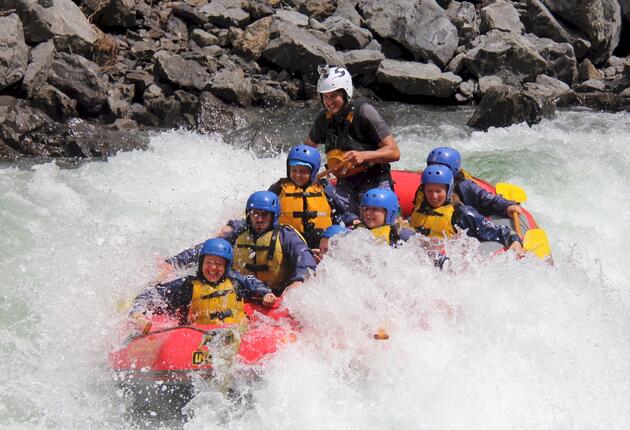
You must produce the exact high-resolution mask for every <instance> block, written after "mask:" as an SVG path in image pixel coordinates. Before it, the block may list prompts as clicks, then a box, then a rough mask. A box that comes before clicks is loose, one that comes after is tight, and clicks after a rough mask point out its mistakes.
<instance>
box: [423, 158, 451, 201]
mask: <svg viewBox="0 0 630 430" xmlns="http://www.w3.org/2000/svg"><path fill="white" fill-rule="evenodd" d="M424 184H443V185H446V186H447V187H448V188H447V189H446V198H450V197H451V192H452V190H453V172H451V169H450V168H449V167H448V166H446V165H444V164H433V165H431V166H429V167H427V168H426V169H424V171H423V172H422V185H424Z"/></svg>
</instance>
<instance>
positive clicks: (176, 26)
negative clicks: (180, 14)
mask: <svg viewBox="0 0 630 430" xmlns="http://www.w3.org/2000/svg"><path fill="white" fill-rule="evenodd" d="M166 29H167V30H168V32H167V33H166V37H168V38H169V39H170V40H173V41H175V42H178V41H180V40H185V41H188V26H187V25H186V23H185V22H184V21H182V20H181V19H179V18H177V17H176V16H174V15H171V16H170V17H169V18H168V22H167V23H166ZM161 42H164V40H162V41H161Z"/></svg>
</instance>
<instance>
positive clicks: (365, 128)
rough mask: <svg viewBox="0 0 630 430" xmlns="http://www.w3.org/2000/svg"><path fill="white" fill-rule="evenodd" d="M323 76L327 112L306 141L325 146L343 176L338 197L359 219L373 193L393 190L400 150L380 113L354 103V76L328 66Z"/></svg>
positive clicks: (320, 82)
mask: <svg viewBox="0 0 630 430" xmlns="http://www.w3.org/2000/svg"><path fill="white" fill-rule="evenodd" d="M318 72H319V80H318V81H317V92H318V94H319V96H320V100H321V103H322V105H323V109H322V110H321V111H320V112H319V113H318V114H317V117H316V118H315V121H314V122H313V126H312V128H311V131H310V133H309V134H308V137H307V138H306V141H305V143H306V144H307V145H310V146H317V145H320V144H323V145H324V151H325V152H326V159H327V164H328V167H329V168H332V169H333V172H334V173H335V175H336V176H337V178H338V181H337V185H336V188H337V194H338V195H339V196H340V197H341V198H342V199H343V200H345V201H346V202H347V205H348V207H349V208H350V210H351V211H352V212H354V213H355V214H357V215H358V213H359V205H360V202H361V197H362V196H363V194H364V193H365V192H366V191H367V190H369V189H370V188H390V189H393V182H392V177H391V174H390V164H389V163H392V162H394V161H398V160H399V159H400V150H399V149H398V144H397V143H396V140H395V139H394V136H393V134H392V132H391V129H390V128H389V126H388V125H387V124H386V123H385V121H384V120H383V118H382V117H381V115H380V114H379V113H378V112H377V111H376V109H375V108H374V107H373V106H372V105H371V104H369V103H368V102H365V101H354V100H353V99H352V94H353V86H352V77H351V76H350V72H348V70H347V69H345V68H343V67H336V66H328V65H325V66H320V67H318ZM335 166H338V167H337V168H336V167H335Z"/></svg>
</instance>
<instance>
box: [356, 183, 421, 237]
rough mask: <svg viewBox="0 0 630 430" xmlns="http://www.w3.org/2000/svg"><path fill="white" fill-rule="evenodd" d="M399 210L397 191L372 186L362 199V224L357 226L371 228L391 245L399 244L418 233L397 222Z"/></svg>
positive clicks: (376, 235)
mask: <svg viewBox="0 0 630 430" xmlns="http://www.w3.org/2000/svg"><path fill="white" fill-rule="evenodd" d="M399 212H400V204H399V203H398V196H396V193H394V192H393V191H392V190H389V189H386V188H372V189H371V190H368V191H366V192H365V194H363V198H362V199H361V224H358V225H357V227H358V228H361V227H365V228H368V229H370V231H371V232H372V234H373V235H374V237H375V238H377V239H384V240H385V242H386V243H387V244H388V245H390V246H394V247H396V246H399V245H400V244H401V243H402V242H406V241H408V240H409V239H410V238H411V237H412V236H413V235H415V234H416V232H415V231H414V230H411V229H409V228H405V227H400V226H399V225H398V224H397V223H396V222H397V219H398V213H399Z"/></svg>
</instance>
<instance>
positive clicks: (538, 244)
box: [523, 228, 551, 260]
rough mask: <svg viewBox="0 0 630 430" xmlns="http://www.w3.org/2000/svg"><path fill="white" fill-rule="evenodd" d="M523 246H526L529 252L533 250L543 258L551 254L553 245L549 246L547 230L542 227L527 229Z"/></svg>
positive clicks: (537, 255)
mask: <svg viewBox="0 0 630 430" xmlns="http://www.w3.org/2000/svg"><path fill="white" fill-rule="evenodd" d="M523 248H525V249H526V250H527V252H533V253H534V254H535V255H536V257H538V258H541V259H543V260H544V259H546V258H547V257H549V256H551V247H550V246H549V240H548V239H547V233H545V230H543V229H542V228H536V229H533V230H527V233H525V239H524V241H523Z"/></svg>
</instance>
